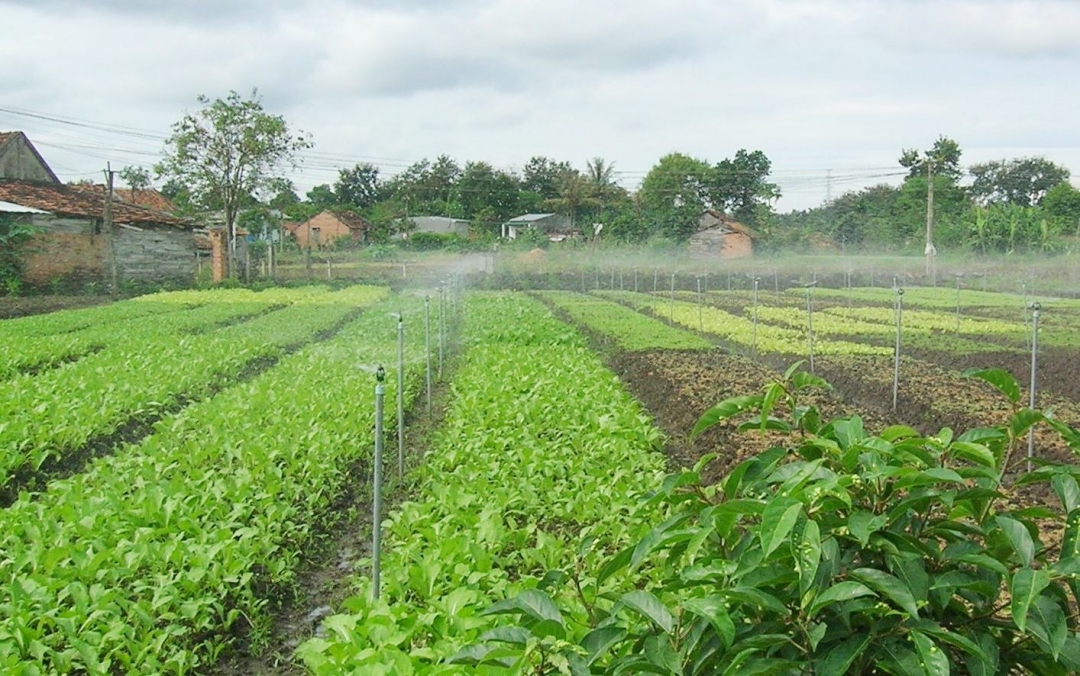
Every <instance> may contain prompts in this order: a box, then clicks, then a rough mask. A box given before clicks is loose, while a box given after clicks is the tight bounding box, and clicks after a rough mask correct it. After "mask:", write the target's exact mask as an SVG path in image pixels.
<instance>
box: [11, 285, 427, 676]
mask: <svg viewBox="0 0 1080 676" xmlns="http://www.w3.org/2000/svg"><path fill="white" fill-rule="evenodd" d="M371 293H372V292H371V291H370V290H368V291H367V292H361V293H360V294H359V296H361V297H366V298H369V299H370V294H371ZM350 296H351V300H352V301H353V302H355V301H356V300H357V299H358V295H357V293H356V292H355V291H353V292H348V293H346V294H345V298H350ZM419 303H420V302H419V300H418V299H408V298H401V299H395V300H394V301H392V302H387V303H383V304H381V305H376V306H374V307H372V308H371V309H370V311H368V312H365V313H364V314H362V315H361V316H360V318H359V319H355V320H353V321H351V322H350V323H348V324H347V325H346V326H345V327H344V328H343V329H342V330H341V331H340V332H339V333H338V334H337V335H336V336H335V337H333V338H331V339H330V340H327V341H325V342H320V343H315V344H313V345H309V346H307V347H305V348H303V349H301V350H299V351H298V352H295V353H293V354H291V355H288V356H285V357H283V358H282V359H281V360H280V361H279V362H278V363H277V364H276V365H275V366H274V367H273V368H271V369H269V370H266V371H264V372H263V373H261V374H260V375H259V376H257V377H256V378H254V379H253V380H250V381H247V382H245V383H241V384H239V385H236V386H233V387H229V388H227V389H225V390H223V391H221V392H219V393H218V394H217V395H216V396H214V397H212V398H209V399H206V400H204V401H202V402H199V403H196V404H194V405H192V406H189V407H188V408H186V409H184V410H183V411H182V412H181V413H179V414H178V415H176V416H173V417H171V418H168V419H166V420H162V421H161V422H159V423H158V424H157V425H156V427H155V431H154V434H152V435H151V436H149V437H147V438H146V439H144V440H143V441H142V442H140V443H139V444H137V445H132V446H128V447H125V448H124V449H123V450H121V451H120V452H117V453H116V454H114V455H112V456H109V457H105V458H99V459H97V460H96V461H94V462H93V463H92V464H91V465H90V466H89V468H88V469H87V470H86V471H85V472H83V473H81V474H78V475H75V476H73V477H70V478H68V479H64V480H59V481H54V482H52V483H51V484H50V486H49V490H48V491H47V492H44V493H42V494H41V495H39V496H29V495H23V496H21V497H20V498H19V499H18V500H17V501H16V502H15V503H14V504H12V505H11V506H9V507H8V508H7V509H5V510H3V511H2V512H0V548H2V551H4V553H5V555H4V557H2V559H0V607H2V608H4V611H5V612H4V613H3V616H2V617H0V670H2V671H3V672H4V673H71V672H80V673H81V672H85V673H90V674H113V673H131V674H134V673H140V674H147V673H155V674H159V673H168V674H185V673H193V672H195V673H199V672H202V671H205V669H206V665H207V663H208V662H212V661H213V660H214V658H215V657H216V655H218V654H219V653H220V651H221V650H222V649H223V648H224V647H225V646H226V645H228V644H229V642H230V641H231V640H232V639H233V638H234V637H235V636H237V635H239V634H240V633H243V632H251V631H254V632H258V631H259V628H260V627H261V626H264V625H265V623H266V621H267V620H266V617H267V616H266V612H267V605H268V602H269V600H270V599H271V598H272V596H273V595H274V594H275V593H278V592H280V591H281V590H282V589H283V587H285V586H287V585H289V584H290V581H291V580H292V575H293V570H294V568H295V566H296V564H297V562H298V561H299V560H300V558H301V557H302V554H303V551H304V548H305V547H306V546H308V545H309V544H310V539H311V536H312V534H313V533H314V532H316V531H317V530H318V528H319V524H320V523H321V521H322V520H323V519H324V518H327V517H328V510H329V508H330V505H331V504H332V502H333V501H334V500H335V498H336V497H337V496H338V495H339V494H340V493H341V492H342V490H343V487H344V484H345V483H346V482H351V481H356V480H358V479H357V478H356V477H355V476H354V475H353V473H352V472H351V468H353V467H354V466H355V465H356V464H357V463H360V464H363V463H365V462H368V458H369V457H370V430H371V425H372V421H373V405H372V404H371V390H372V385H373V379H372V378H371V376H370V375H369V374H367V373H364V372H362V371H361V370H360V366H361V365H365V364H367V365H374V364H376V363H379V362H384V363H386V364H393V363H396V330H395V326H396V319H394V318H393V317H391V316H390V311H391V310H393V311H400V310H403V309H404V310H405V311H406V317H407V318H408V319H407V326H406V330H407V331H409V332H412V333H413V334H414V335H415V334H420V335H422V334H423V322H422V311H420V309H419ZM324 307H333V306H324ZM269 316H270V315H268V317H269ZM293 319H297V320H302V319H305V317H304V316H302V315H297V316H294V317H293ZM266 328H269V327H266ZM420 344H422V343H420ZM406 359H407V363H408V364H410V366H409V370H408V372H407V374H406V376H407V377H406V388H407V390H406V391H407V393H408V395H409V396H407V399H411V398H412V394H414V393H415V392H417V391H418V389H419V382H420V380H421V378H422V373H423V371H422V364H423V362H424V356H423V351H422V349H418V348H416V347H411V348H410V350H409V351H408V352H407V355H406ZM394 382H395V378H394V376H393V372H392V370H391V375H390V378H389V384H388V386H387V387H388V390H389V392H390V393H391V394H390V396H394V395H393V392H394V390H393V383H394ZM390 420H391V421H393V415H390ZM391 424H392V423H391Z"/></svg>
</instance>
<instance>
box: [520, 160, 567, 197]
mask: <svg viewBox="0 0 1080 676" xmlns="http://www.w3.org/2000/svg"><path fill="white" fill-rule="evenodd" d="M571 170H572V169H571V167H570V163H569V162H557V161H555V160H553V159H551V158H548V157H541V156H536V157H533V158H531V159H530V160H529V161H528V162H527V163H526V164H525V168H524V169H523V170H522V172H521V189H522V190H524V191H525V192H528V193H533V194H534V195H536V196H537V197H538V198H539V199H540V200H547V199H554V198H556V197H558V196H559V180H560V177H562V176H563V174H565V173H566V172H568V171H571Z"/></svg>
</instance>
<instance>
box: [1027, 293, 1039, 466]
mask: <svg viewBox="0 0 1080 676" xmlns="http://www.w3.org/2000/svg"><path fill="white" fill-rule="evenodd" d="M1040 309H1042V306H1041V305H1039V304H1038V303H1032V304H1031V394H1030V396H1029V399H1028V408H1030V409H1031V410H1035V384H1036V382H1035V375H1036V373H1037V372H1038V365H1039V364H1038V354H1039V310H1040ZM1034 457H1035V427H1034V426H1032V427H1031V429H1029V430H1028V462H1027V468H1028V471H1029V472H1030V471H1031V468H1032V462H1031V460H1032V458H1034Z"/></svg>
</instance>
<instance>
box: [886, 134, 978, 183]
mask: <svg viewBox="0 0 1080 676" xmlns="http://www.w3.org/2000/svg"><path fill="white" fill-rule="evenodd" d="M960 154H961V151H960V144H959V143H957V142H956V141H954V140H952V139H951V138H949V137H947V136H939V137H938V138H937V140H936V141H934V147H932V148H930V149H929V150H927V151H926V152H919V151H918V150H915V149H914V148H906V149H904V150H902V151H901V152H900V166H902V167H904V168H905V169H907V170H908V178H916V177H920V176H922V177H925V176H926V165H927V163H929V164H930V165H931V167H930V168H931V171H932V173H933V174H935V175H937V176H944V177H946V178H948V179H949V180H950V181H951V182H953V183H956V182H958V181H959V180H960V177H961V176H963V173H964V172H963V170H962V169H961V168H960Z"/></svg>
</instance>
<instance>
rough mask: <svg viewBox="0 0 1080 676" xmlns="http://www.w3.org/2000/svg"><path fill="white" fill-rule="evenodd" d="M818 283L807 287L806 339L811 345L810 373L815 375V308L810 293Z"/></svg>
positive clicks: (812, 283)
mask: <svg viewBox="0 0 1080 676" xmlns="http://www.w3.org/2000/svg"><path fill="white" fill-rule="evenodd" d="M815 283H816V282H811V283H809V284H807V285H806V339H807V342H808V343H809V345H810V373H814V307H813V303H812V301H811V299H810V293H811V291H812V290H813V288H814V284H815Z"/></svg>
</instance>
